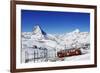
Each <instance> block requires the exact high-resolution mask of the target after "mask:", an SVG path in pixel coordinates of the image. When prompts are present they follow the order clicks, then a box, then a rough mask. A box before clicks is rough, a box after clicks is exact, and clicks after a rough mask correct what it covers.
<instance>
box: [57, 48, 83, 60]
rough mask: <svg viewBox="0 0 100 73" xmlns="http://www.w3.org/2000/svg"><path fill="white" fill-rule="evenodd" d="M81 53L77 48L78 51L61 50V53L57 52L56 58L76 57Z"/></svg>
mask: <svg viewBox="0 0 100 73" xmlns="http://www.w3.org/2000/svg"><path fill="white" fill-rule="evenodd" d="M81 54H82V52H81V50H80V49H79V48H78V49H75V48H73V49H67V50H62V51H59V52H57V56H58V57H59V58H62V57H69V56H76V55H81Z"/></svg>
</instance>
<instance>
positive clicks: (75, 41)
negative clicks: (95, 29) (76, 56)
mask: <svg viewBox="0 0 100 73" xmlns="http://www.w3.org/2000/svg"><path fill="white" fill-rule="evenodd" d="M51 30H52V29H51ZM21 37H22V48H27V47H32V46H33V45H36V46H39V47H44V48H48V49H53V48H56V49H58V50H60V49H70V48H73V47H77V48H78V47H83V46H84V45H87V44H90V33H89V32H80V30H79V29H75V30H74V31H72V32H69V33H67V31H66V33H63V34H59V35H58V34H57V35H56V34H49V33H46V32H45V31H44V30H43V29H42V28H41V27H40V26H39V25H36V26H34V28H33V31H32V32H22V34H21Z"/></svg>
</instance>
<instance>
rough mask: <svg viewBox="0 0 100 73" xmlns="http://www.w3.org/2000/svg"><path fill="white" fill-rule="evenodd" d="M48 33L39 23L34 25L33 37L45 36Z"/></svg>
mask: <svg viewBox="0 0 100 73" xmlns="http://www.w3.org/2000/svg"><path fill="white" fill-rule="evenodd" d="M45 35H46V33H45V32H44V31H43V30H42V29H41V27H40V26H39V25H36V26H34V27H33V32H32V38H43V37H44V36H45Z"/></svg>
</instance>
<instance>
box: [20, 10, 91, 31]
mask: <svg viewBox="0 0 100 73" xmlns="http://www.w3.org/2000/svg"><path fill="white" fill-rule="evenodd" d="M37 24H38V25H39V26H40V27H41V28H42V29H43V30H44V31H45V32H47V33H66V32H71V31H73V30H75V29H77V28H78V29H80V31H82V32H83V31H86V32H89V31H90V14H89V13H79V12H56V11H36V10H21V28H22V32H32V30H33V27H34V26H35V25H37Z"/></svg>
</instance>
